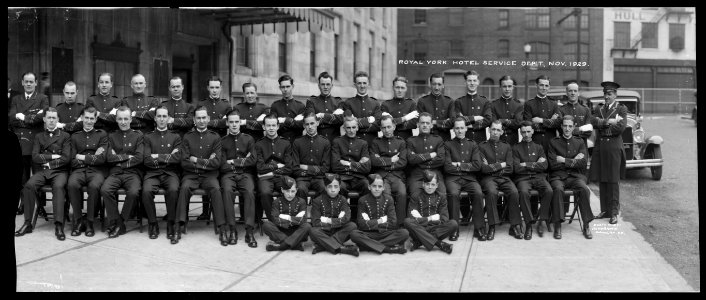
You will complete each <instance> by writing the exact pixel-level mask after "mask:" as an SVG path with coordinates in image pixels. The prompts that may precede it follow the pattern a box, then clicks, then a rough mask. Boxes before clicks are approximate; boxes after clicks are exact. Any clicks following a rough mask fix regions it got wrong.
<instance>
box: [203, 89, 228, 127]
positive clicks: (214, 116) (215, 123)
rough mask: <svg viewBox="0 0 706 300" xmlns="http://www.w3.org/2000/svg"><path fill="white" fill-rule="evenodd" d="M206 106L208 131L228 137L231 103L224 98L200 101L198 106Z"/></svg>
mask: <svg viewBox="0 0 706 300" xmlns="http://www.w3.org/2000/svg"><path fill="white" fill-rule="evenodd" d="M199 106H205V107H206V112H207V113H208V117H209V118H210V119H211V120H210V121H208V129H210V130H213V131H215V132H216V133H218V135H219V136H224V135H226V133H227V131H228V126H227V125H226V118H225V116H226V113H227V112H228V110H229V109H230V102H229V101H228V100H226V99H222V98H211V97H210V96H209V98H207V99H204V100H201V101H199V104H198V105H197V106H196V107H197V108H198V107H199Z"/></svg>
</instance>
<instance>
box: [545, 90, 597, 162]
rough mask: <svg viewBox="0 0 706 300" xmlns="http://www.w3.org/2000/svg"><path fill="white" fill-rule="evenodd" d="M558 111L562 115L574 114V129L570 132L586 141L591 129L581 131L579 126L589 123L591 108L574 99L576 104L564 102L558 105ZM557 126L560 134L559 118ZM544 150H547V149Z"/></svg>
mask: <svg viewBox="0 0 706 300" xmlns="http://www.w3.org/2000/svg"><path fill="white" fill-rule="evenodd" d="M559 111H560V112H561V115H562V116H565V115H571V116H574V131H573V132H572V134H573V136H577V137H580V138H582V139H583V142H584V143H586V139H588V138H589V137H591V133H592V132H593V131H584V132H581V131H580V130H579V127H581V126H583V125H586V124H591V110H590V109H588V107H586V106H585V105H583V104H581V103H579V101H576V104H573V103H571V102H566V104H564V105H562V106H559ZM559 128H560V129H559V134H561V120H560V121H559ZM545 150H546V151H549V149H545Z"/></svg>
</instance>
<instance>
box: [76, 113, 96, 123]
mask: <svg viewBox="0 0 706 300" xmlns="http://www.w3.org/2000/svg"><path fill="white" fill-rule="evenodd" d="M96 112H98V111H96ZM76 122H83V117H78V118H77V119H76Z"/></svg>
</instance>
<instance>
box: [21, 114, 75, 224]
mask: <svg viewBox="0 0 706 300" xmlns="http://www.w3.org/2000/svg"><path fill="white" fill-rule="evenodd" d="M13 117H14V116H13ZM70 139H71V136H70V135H69V134H68V133H66V132H63V131H62V130H61V129H59V128H55V129H54V131H49V130H47V129H45V130H44V131H43V132H40V133H38V134H37V135H36V136H35V137H34V145H33V147H32V173H33V175H32V177H31V178H29V180H27V182H26V183H25V185H24V188H23V190H22V202H23V203H24V216H25V222H27V221H31V220H32V214H34V205H35V203H36V202H37V196H38V195H39V189H40V188H41V187H42V186H43V185H45V184H51V191H52V204H53V205H52V207H53V209H54V210H53V211H54V221H55V222H56V223H61V224H63V223H64V203H65V201H66V181H67V178H68V172H69V161H70V158H69V156H70V155H71V142H70ZM52 155H59V156H60V157H59V158H56V159H52V158H51V156H52ZM46 163H49V166H45V165H44V164H46Z"/></svg>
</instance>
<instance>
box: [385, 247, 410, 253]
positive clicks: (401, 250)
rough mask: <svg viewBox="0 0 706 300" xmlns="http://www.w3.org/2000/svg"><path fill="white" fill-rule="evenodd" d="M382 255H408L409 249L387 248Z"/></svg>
mask: <svg viewBox="0 0 706 300" xmlns="http://www.w3.org/2000/svg"><path fill="white" fill-rule="evenodd" d="M382 253H394V254H405V253H407V249H405V248H404V247H403V246H400V245H394V246H392V247H385V249H384V250H382Z"/></svg>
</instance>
